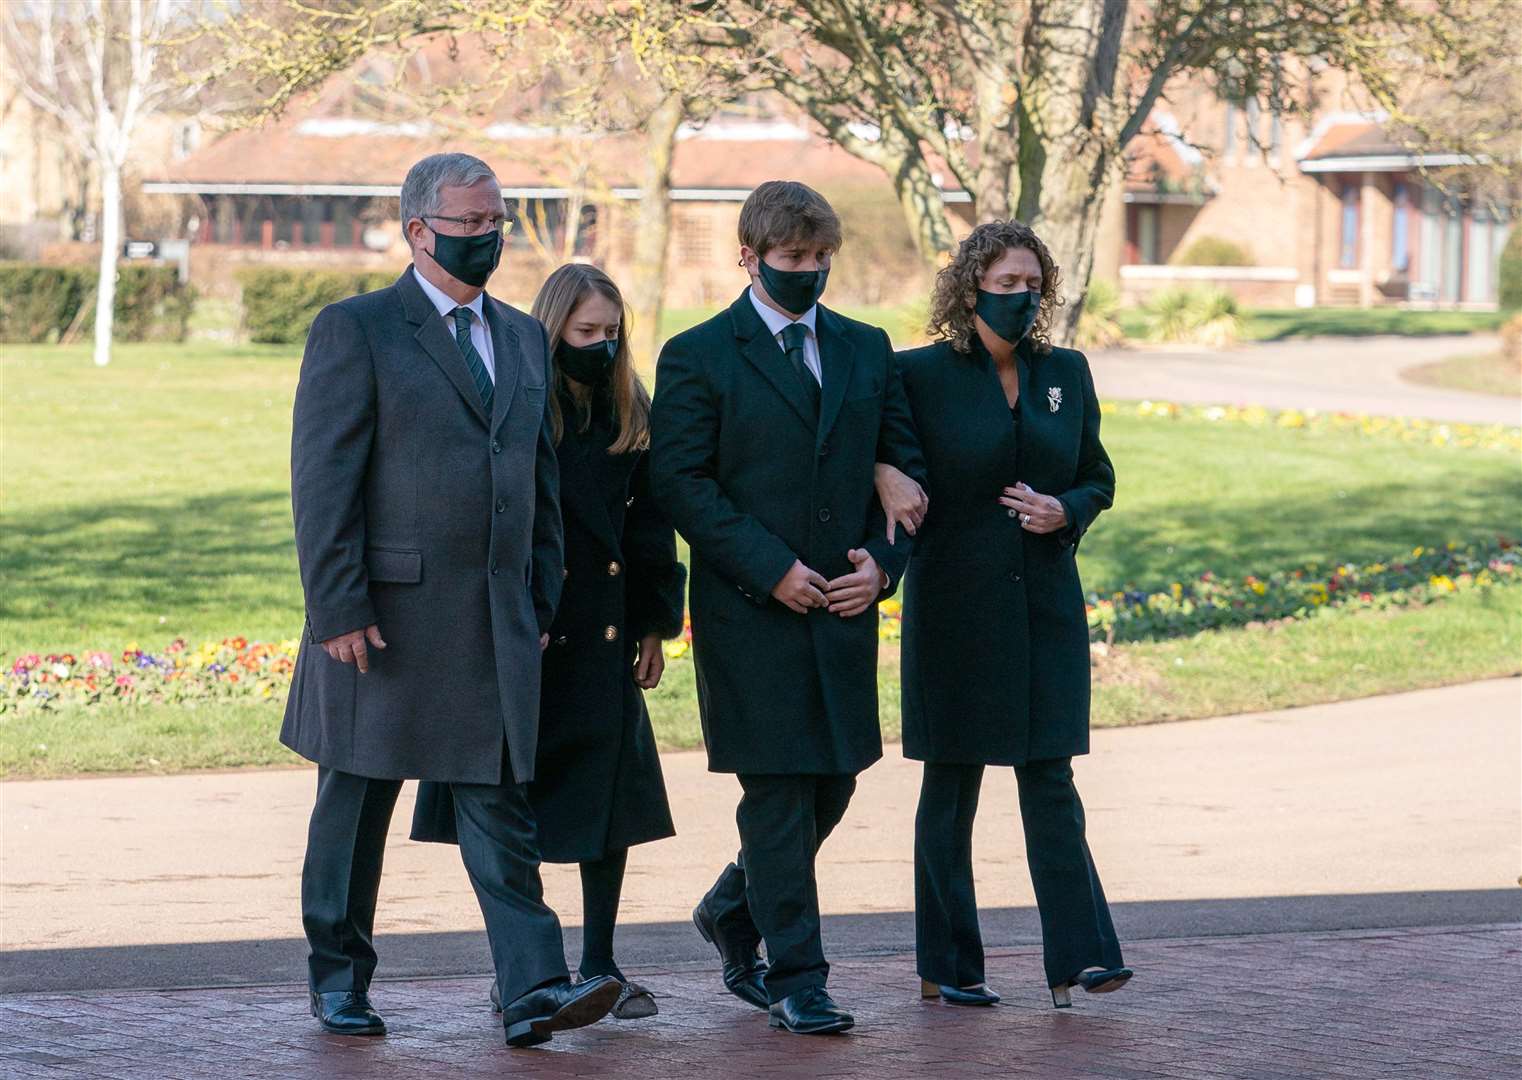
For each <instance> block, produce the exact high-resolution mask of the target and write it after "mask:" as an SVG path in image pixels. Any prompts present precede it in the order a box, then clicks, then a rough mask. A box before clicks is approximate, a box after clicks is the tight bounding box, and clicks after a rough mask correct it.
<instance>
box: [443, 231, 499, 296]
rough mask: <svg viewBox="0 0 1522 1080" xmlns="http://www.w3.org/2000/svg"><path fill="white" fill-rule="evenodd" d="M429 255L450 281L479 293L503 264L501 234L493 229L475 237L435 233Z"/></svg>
mask: <svg viewBox="0 0 1522 1080" xmlns="http://www.w3.org/2000/svg"><path fill="white" fill-rule="evenodd" d="M429 254H431V255H432V256H433V261H434V262H436V263H438V264H439V265H440V266H441V267H443V268H444V270H445V271H446V272H448V273H449V275H450V276H451V277H453V278H455V279H456V280H457V281H463V282H464V283H465V284H467V285H473V286H475V287H476V288H478V289H479V288H480V287H481V286H483V285H485V284H486V279H487V278H489V277H491V276H492V272H493V271H494V270H496V269H497V264H498V263H499V262H501V261H502V230H501V229H497V228H493V229H489V230H487V231H486V232H484V233H479V234H477V235H476V236H450V235H449V234H447V233H441V232H438V231H435V232H434V234H433V251H431V252H430V253H429Z"/></svg>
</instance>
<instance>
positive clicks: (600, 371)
mask: <svg viewBox="0 0 1522 1080" xmlns="http://www.w3.org/2000/svg"><path fill="white" fill-rule="evenodd" d="M617 355H618V341H617V340H616V339H615V340H612V341H599V342H598V343H597V344H596V345H572V344H571V343H570V342H569V341H565V340H563V339H562V340H561V342H560V344H559V345H557V346H555V363H556V364H558V365H559V366H560V370H561V371H562V372H563V373H564V374H565V375H566V377H567V378H571V379H575V380H576V381H577V382H579V383H581V384H582V385H583V386H599V385H601V384H602V383H603V382H605V381H606V380H607V378H608V376H609V375H610V374H612V372H613V358H614V357H616V356H617Z"/></svg>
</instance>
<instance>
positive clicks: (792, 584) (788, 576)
mask: <svg viewBox="0 0 1522 1080" xmlns="http://www.w3.org/2000/svg"><path fill="white" fill-rule="evenodd" d="M846 558H848V559H850V560H851V565H852V566H854V567H856V569H855V570H853V571H852V572H851V573H849V574H846V575H844V576H843V577H838V578H836V579H835V580H834V581H827V580H825V577H824V575H823V574H821V573H819V572H818V571H817V570H811V569H809V568H808V567H807V566H805V565H803V563H802V561H800V560H796V559H795V560H794V561H793V565H792V567H791V569H789V570H788V572H787V573H785V574H783V575H782V580H781V581H779V582H777V584H776V585H774V586H773V587H772V595H773V596H774V597H776V598H777V599H778V600H780V601H781V602H782V603H784V604H786V605H787V606H788V608H789V609H790V610H792V611H795V612H797V613H798V614H799V615H805V614H807V613H808V611H809V609H810V608H826V609H828V610H829V611H830V613H831V614H834V615H839V616H840V617H841V618H842V619H849V618H851V617H852V616H855V615H860V614H861V613H862V612H863V611H866V610H867V608H868V607H870V606H871V604H872V601H873V600H876V599H877V596H878V594H879V593H880V592H882V591H883V586H884V583H883V573H882V571H881V570H880V569H879V568H878V565H877V560H876V559H874V558H872V556H871V554H869V553H868V552H867V551H866V550H865V549H863V548H852V549H851V550H850V551H848V552H846Z"/></svg>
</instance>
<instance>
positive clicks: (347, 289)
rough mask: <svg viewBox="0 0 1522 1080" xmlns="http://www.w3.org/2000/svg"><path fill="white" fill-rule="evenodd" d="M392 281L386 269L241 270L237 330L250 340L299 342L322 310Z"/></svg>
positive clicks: (282, 342) (303, 338) (391, 275)
mask: <svg viewBox="0 0 1522 1080" xmlns="http://www.w3.org/2000/svg"><path fill="white" fill-rule="evenodd" d="M395 280H396V273H395V272H394V271H390V270H379V271H377V270H287V269H269V268H265V269H257V270H244V271H241V272H240V273H239V274H238V281H239V282H240V283H241V284H242V286H243V329H244V330H245V331H246V332H247V334H248V336H249V340H251V341H262V342H268V343H270V344H275V345H300V344H301V343H302V342H304V341H306V338H307V331H308V330H309V329H311V326H312V320H313V319H315V318H317V313H318V312H319V311H321V310H322V309H323V308H325V307H327V306H328V305H329V304H332V303H335V302H337V301H339V300H342V299H344V298H345V297H349V296H355V295H357V294H359V293H364V292H373V291H374V290H376V289H383V288H385V287H386V286H387V285H390V284H391V283H392V282H393V281H395Z"/></svg>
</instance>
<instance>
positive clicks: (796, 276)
mask: <svg viewBox="0 0 1522 1080" xmlns="http://www.w3.org/2000/svg"><path fill="white" fill-rule="evenodd" d="M756 262H757V263H759V264H760V268H761V269H760V273H761V284H762V286H763V287H764V288H765V289H766V295H767V296H770V297H771V298H772V299H773V300H775V301H777V306H778V307H780V308H782V310H783V311H787V312H791V313H792V314H794V315H803V314H806V313H807V312H808V310H809V308H811V307H813V306H814V305H815V304H817V303H819V298H820V297H821V296H823V295H824V284H825V282H826V281H827V280H828V279H829V276H830V268H829V267H825V268H824V269H822V270H778V269H777V268H776V267H775V266H773V265H771V264H770V263H769V262H767V261H766V260H765V259H763V258H760V257H757V259H756Z"/></svg>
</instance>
